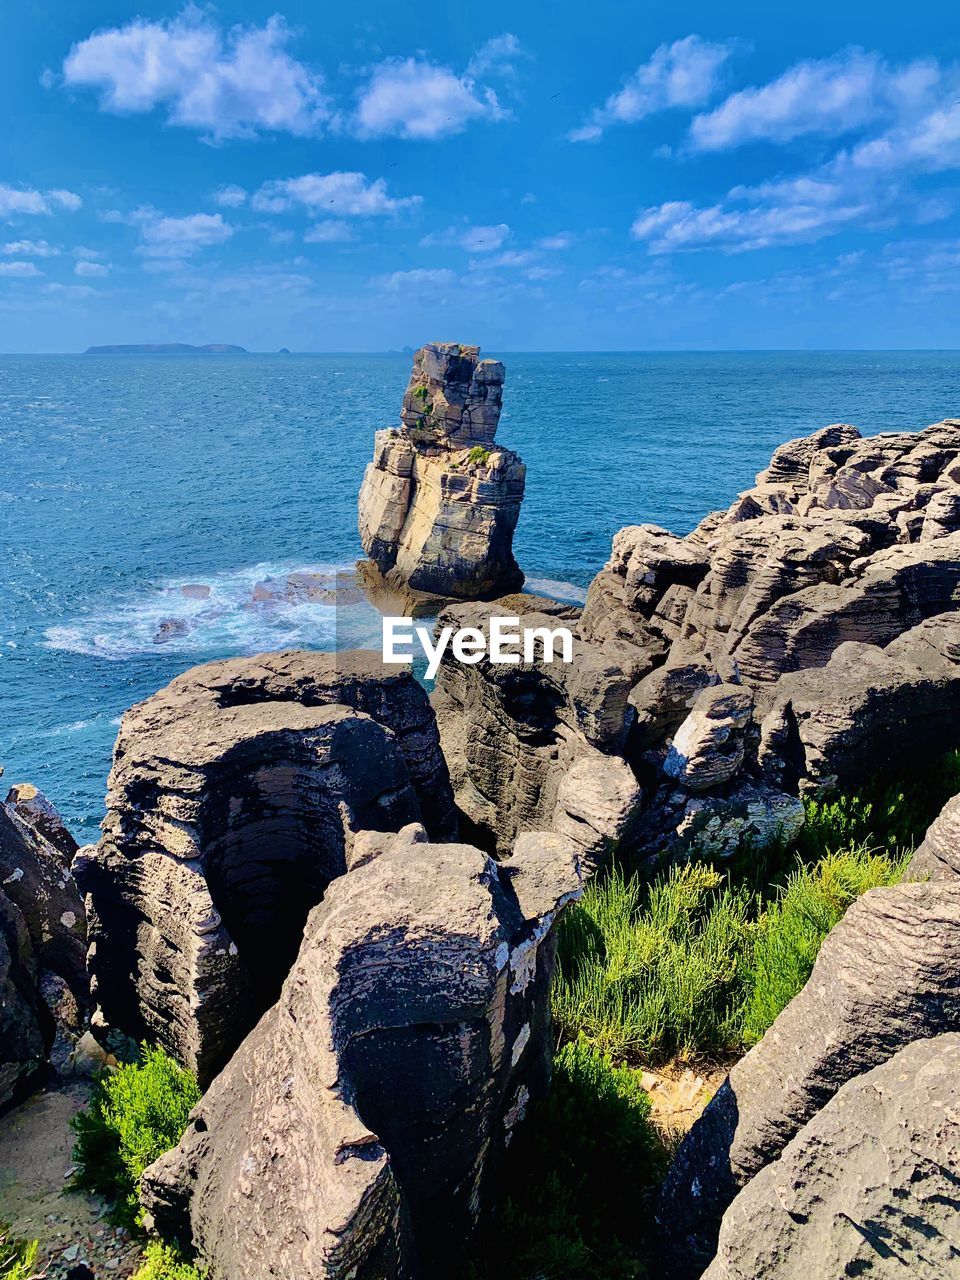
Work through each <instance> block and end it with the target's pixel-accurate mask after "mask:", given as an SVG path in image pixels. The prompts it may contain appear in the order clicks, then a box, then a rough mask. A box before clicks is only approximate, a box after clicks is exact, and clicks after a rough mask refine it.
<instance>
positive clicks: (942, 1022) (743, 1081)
mask: <svg viewBox="0 0 960 1280" xmlns="http://www.w3.org/2000/svg"><path fill="white" fill-rule="evenodd" d="M958 1030H960V882H956V881H936V882H930V883H923V884H901V885H898V886H896V887H894V888H889V889H873V890H871V891H870V892H868V893H866V894H865V895H864V896H863V897H862V898H860V899H859V900H858V901H857V902H855V903H854V904H853V906H852V907H850V909H849V910H848V912H847V914H846V915H845V916H844V918H843V920H842V921H841V922H840V923H839V924H838V925H837V926H836V928H835V929H834V930H833V931H832V933H830V935H829V936H828V937H827V939H826V941H825V942H824V943H823V946H822V948H821V950H820V954H819V956H818V958H817V961H816V964H815V965H814V969H813V973H812V975H811V977H810V980H809V981H808V983H807V985H806V986H805V987H804V988H803V990H802V991H801V992H800V994H799V995H798V996H796V998H795V999H794V1000H793V1001H791V1003H790V1004H789V1005H788V1006H787V1008H786V1009H785V1010H784V1011H783V1013H781V1015H780V1016H779V1018H777V1020H776V1022H775V1023H774V1024H773V1026H772V1027H771V1028H770V1030H769V1031H768V1032H767V1034H766V1035H765V1036H764V1038H763V1039H762V1040H761V1041H760V1043H759V1044H758V1045H756V1046H755V1047H754V1048H753V1049H751V1050H750V1052H749V1053H748V1054H747V1055H746V1056H745V1057H744V1058H742V1059H741V1060H740V1061H739V1062H738V1063H737V1065H736V1066H735V1067H734V1068H733V1070H732V1071H731V1072H730V1075H729V1076H728V1078H727V1080H726V1081H725V1083H724V1084H723V1085H722V1086H721V1088H720V1089H719V1090H718V1092H717V1094H716V1096H715V1097H714V1099H713V1100H712V1101H711V1103H710V1104H709V1106H708V1107H707V1109H706V1111H705V1112H704V1113H703V1116H702V1117H701V1118H700V1120H699V1121H698V1122H697V1123H696V1124H695V1125H694V1127H693V1128H692V1129H691V1131H690V1133H689V1134H688V1136H687V1138H686V1140H685V1142H684V1143H683V1146H682V1147H681V1148H680V1151H679V1153H678V1155H677V1157H676V1160H675V1161H674V1164H673V1166H672V1168H671V1170H670V1172H669V1174H668V1176H667V1179H666V1182H665V1184H664V1187H663V1191H662V1195H661V1209H660V1214H659V1221H660V1225H661V1228H662V1230H663V1233H664V1236H665V1250H666V1254H667V1255H668V1256H670V1257H671V1258H672V1259H673V1263H672V1266H673V1274H675V1275H677V1276H680V1277H696V1276H699V1275H700V1273H701V1272H702V1270H703V1269H704V1267H705V1266H706V1265H707V1263H708V1262H709V1261H710V1260H711V1258H712V1257H713V1256H714V1253H715V1251H716V1243H717V1232H718V1230H719V1226H720V1219H721V1217H722V1215H723V1213H724V1212H725V1210H726V1208H727V1206H728V1205H729V1204H730V1203H731V1201H732V1200H733V1198H734V1197H735V1196H736V1194H737V1193H738V1192H739V1191H740V1189H741V1188H742V1187H744V1186H745V1185H746V1184H747V1183H749V1182H750V1180H751V1179H752V1178H754V1177H755V1176H756V1175H757V1174H758V1173H759V1172H760V1170H761V1169H763V1168H765V1167H766V1166H769V1165H770V1164H771V1162H773V1161H775V1160H776V1159H777V1157H778V1156H780V1154H781V1153H782V1152H783V1150H784V1148H785V1147H786V1145H787V1143H789V1142H790V1141H791V1139H792V1138H794V1137H795V1135H796V1134H797V1133H798V1132H800V1130H801V1129H802V1128H803V1126H804V1125H806V1124H807V1122H808V1121H810V1120H811V1119H812V1117H813V1116H815V1115H816V1113H817V1112H818V1111H820V1110H821V1109H822V1108H823V1107H824V1105H825V1104H826V1103H827V1101H828V1100H829V1099H830V1098H832V1097H833V1096H834V1095H835V1094H836V1093H837V1091H838V1090H839V1089H840V1088H841V1087H842V1086H843V1085H844V1084H846V1082H847V1081H848V1080H852V1079H853V1078H854V1077H856V1076H859V1075H861V1074H862V1073H863V1072H865V1071H870V1070H871V1069H872V1068H873V1067H876V1066H879V1065H881V1064H882V1063H885V1062H887V1061H888V1060H889V1059H890V1058H891V1057H893V1055H894V1054H895V1053H897V1052H898V1050H900V1049H902V1048H904V1047H905V1046H906V1045H908V1044H910V1043H911V1042H912V1041H914V1040H919V1039H924V1038H926V1037H930V1036H938V1035H941V1034H945V1033H947V1032H954V1031H958Z"/></svg>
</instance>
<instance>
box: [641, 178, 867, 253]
mask: <svg viewBox="0 0 960 1280" xmlns="http://www.w3.org/2000/svg"><path fill="white" fill-rule="evenodd" d="M771 185H773V184H771ZM758 190H759V189H758ZM750 194H752V195H754V196H756V195H757V192H753V193H750V192H748V191H747V190H746V189H741V191H740V193H739V196H738V197H736V196H735V195H734V193H733V192H731V193H730V196H729V197H728V202H727V203H723V204H715V205H709V206H697V205H694V204H692V203H691V202H690V201H688V200H670V201H667V202H666V203H665V204H661V205H655V206H654V207H652V208H649V209H644V210H642V212H641V213H639V214H638V215H637V217H636V219H635V220H634V223H633V225H632V226H631V228H630V234H631V235H632V236H633V237H634V239H635V240H644V241H646V242H647V244H648V246H649V248H650V251H651V253H676V252H678V251H682V250H692V249H705V248H720V249H723V250H725V251H726V252H728V253H740V252H744V251H746V250H749V249H768V248H771V247H772V246H774V245H782V244H798V243H808V242H811V241H815V240H820V239H822V238H823V237H824V236H827V235H831V234H832V233H833V232H835V231H838V230H840V229H842V228H843V227H845V226H850V225H851V223H856V222H860V221H862V220H863V219H864V218H865V217H866V216H867V215H868V214H869V213H870V206H869V205H868V204H850V203H845V202H842V201H839V200H835V199H830V200H825V199H816V198H814V199H810V200H804V199H803V198H802V197H801V196H799V195H798V196H796V197H795V198H790V197H789V195H788V194H787V193H783V196H782V198H780V199H779V200H778V199H770V200H768V201H767V202H766V203H754V204H748V205H747V206H746V207H744V208H740V207H737V204H736V203H735V201H736V199H738V198H739V199H740V200H742V199H743V198H744V197H745V196H748V195H750Z"/></svg>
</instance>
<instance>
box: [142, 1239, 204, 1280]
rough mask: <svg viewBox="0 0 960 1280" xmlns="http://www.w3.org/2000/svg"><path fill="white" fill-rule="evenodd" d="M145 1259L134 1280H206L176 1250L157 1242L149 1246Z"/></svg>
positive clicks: (152, 1242) (201, 1273) (202, 1273)
mask: <svg viewBox="0 0 960 1280" xmlns="http://www.w3.org/2000/svg"><path fill="white" fill-rule="evenodd" d="M144 1258H145V1261H144V1264H143V1266H142V1267H141V1268H140V1270H139V1271H138V1272H137V1273H136V1274H135V1275H134V1276H133V1278H132V1280H204V1275H205V1273H204V1272H202V1271H198V1270H197V1268H196V1267H195V1266H193V1265H192V1264H191V1263H189V1262H185V1261H184V1259H183V1258H182V1257H181V1255H180V1254H179V1253H178V1252H177V1251H176V1249H172V1248H171V1247H170V1246H169V1245H167V1244H161V1243H160V1242H159V1241H157V1240H153V1241H151V1243H150V1244H148V1245H147V1247H146V1249H145V1251H144Z"/></svg>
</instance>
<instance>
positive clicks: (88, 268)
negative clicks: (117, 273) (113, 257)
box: [73, 259, 110, 276]
mask: <svg viewBox="0 0 960 1280" xmlns="http://www.w3.org/2000/svg"><path fill="white" fill-rule="evenodd" d="M73 274H74V275H75V276H108V275H109V274H110V267H109V266H108V265H107V264H106V263H105V262H89V261H87V260H86V259H81V260H80V261H79V262H78V263H77V264H76V266H75V267H74V268H73Z"/></svg>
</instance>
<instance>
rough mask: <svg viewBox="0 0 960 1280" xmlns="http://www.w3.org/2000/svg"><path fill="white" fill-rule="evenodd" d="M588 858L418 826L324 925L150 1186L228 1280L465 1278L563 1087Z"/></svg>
mask: <svg viewBox="0 0 960 1280" xmlns="http://www.w3.org/2000/svg"><path fill="white" fill-rule="evenodd" d="M579 892H580V876H579V872H578V869H577V866H576V859H575V858H574V857H573V854H572V849H571V847H570V846H569V845H567V844H566V842H564V841H562V840H560V839H559V838H558V837H556V836H554V837H549V836H547V837H543V838H540V837H537V836H533V835H528V836H527V837H526V838H525V839H524V841H523V842H522V843H520V844H518V847H517V850H516V854H515V856H514V857H513V859H511V860H510V861H509V862H508V863H504V864H501V865H499V866H498V865H497V864H495V863H494V862H493V861H492V860H491V859H490V858H488V857H487V856H486V855H484V854H482V853H481V852H480V851H479V850H477V849H474V848H471V847H470V846H468V845H462V844H442V845H434V844H429V843H424V841H423V838H422V833H417V831H416V830H415V829H413V830H408V831H405V832H402V833H401V834H400V835H399V836H397V837H395V838H394V839H393V840H392V841H386V842H382V844H381V847H380V848H379V851H378V852H375V853H374V854H373V856H371V857H370V858H369V860H367V861H366V862H364V863H363V864H362V865H360V866H357V867H355V868H354V869H353V870H351V871H350V873H349V874H348V875H346V876H343V877H341V878H340V879H339V880H337V881H336V882H335V883H334V884H333V885H331V887H330V890H329V892H328V893H327V895H326V897H325V898H324V900H323V902H322V903H321V904H320V905H319V906H317V907H316V908H315V909H314V910H313V911H312V912H311V914H310V917H309V920H308V923H307V928H306V932H305V935H304V939H303V944H302V946H301V948H300V953H299V956H298V957H297V961H296V964H295V965H294V967H293V969H292V970H291V972H290V974H289V976H288V978H287V980H286V981H285V983H284V985H283V989H282V993H281V996H280V1000H279V1002H278V1003H277V1004H276V1005H275V1006H274V1007H273V1008H272V1009H270V1010H269V1011H268V1012H267V1013H266V1014H265V1015H264V1017H263V1018H262V1019H261V1020H260V1022H259V1023H258V1025H257V1026H256V1028H255V1029H254V1030H253V1031H252V1032H251V1033H250V1035H249V1036H248V1037H247V1039H246V1040H245V1041H244V1043H243V1044H242V1045H241V1047H240V1049H239V1050H238V1051H237V1053H236V1054H235V1056H234V1057H233V1058H232V1060H231V1061H230V1063H229V1064H228V1066H227V1067H226V1068H225V1070H224V1071H223V1072H222V1073H221V1075H219V1076H218V1077H217V1079H216V1080H215V1081H214V1082H213V1084H212V1085H211V1087H210V1089H209V1090H208V1091H207V1093H206V1095H205V1096H204V1098H203V1100H202V1102H201V1103H200V1104H199V1105H198V1106H197V1107H196V1108H195V1109H194V1111H193V1113H192V1117H191V1122H190V1125H189V1127H188V1129H187V1131H186V1133H185V1134H184V1137H183V1140H182V1141H181V1143H180V1145H179V1147H178V1148H176V1149H175V1150H174V1151H171V1152H169V1153H167V1154H166V1155H165V1156H162V1157H161V1158H160V1159H159V1160H158V1161H157V1162H156V1163H155V1164H153V1165H152V1166H151V1167H150V1169H149V1170H148V1171H147V1174H146V1177H145V1180H144V1181H145V1202H146V1205H147V1208H148V1210H149V1211H150V1213H151V1215H152V1217H153V1220H154V1222H155V1224H156V1225H157V1226H158V1227H159V1228H160V1229H161V1230H162V1231H163V1232H164V1233H165V1234H171V1235H174V1236H177V1237H179V1238H181V1239H185V1240H187V1241H190V1242H192V1244H193V1245H194V1246H195V1247H196V1248H197V1249H198V1251H199V1255H200V1259H201V1261H202V1263H203V1265H204V1266H205V1267H206V1268H207V1269H208V1274H209V1276H210V1277H211V1280H237V1277H239V1276H243V1277H244V1280H268V1277H271V1276H278V1275H283V1276H296V1277H297V1280H321V1278H323V1280H334V1278H337V1280H339V1278H341V1277H342V1278H343V1280H348V1278H349V1280H392V1278H394V1277H401V1276H404V1277H409V1276H414V1275H419V1274H433V1275H441V1274H442V1275H453V1274H458V1273H459V1269H460V1265H461V1264H462V1263H463V1261H464V1248H465V1246H466V1245H467V1242H468V1240H469V1236H470V1233H471V1231H472V1229H473V1227H474V1225H475V1223H476V1221H477V1218H478V1216H479V1214H480V1213H481V1211H482V1210H483V1208H484V1206H485V1204H486V1203H487V1201H488V1198H489V1194H490V1187H491V1184H492V1183H493V1182H494V1181H495V1177H496V1169H497V1165H498V1162H499V1158H500V1156H501V1155H502V1153H503V1151H504V1148H505V1147H506V1145H507V1143H508V1142H509V1141H510V1136H511V1132H512V1129H513V1127H514V1125H516V1124H517V1123H518V1121H519V1120H520V1119H521V1118H522V1116H523V1114H524V1111H525V1109H526V1106H527V1104H528V1102H529V1100H530V1099H531V1098H532V1097H534V1096H536V1095H537V1094H539V1093H541V1092H542V1091H543V1089H544V1088H545V1086H546V1083H547V1080H548V1076H549V1062H550V1052H551V1036H550V1015H549V998H548V989H549V983H550V977H551V972H552V968H553V962H554V950H555V934H554V930H553V925H554V922H555V920H556V918H557V915H558V913H559V911H560V910H561V909H562V907H563V906H564V904H565V903H566V902H568V901H570V900H572V899H573V898H575V897H576V896H578V894H579Z"/></svg>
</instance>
